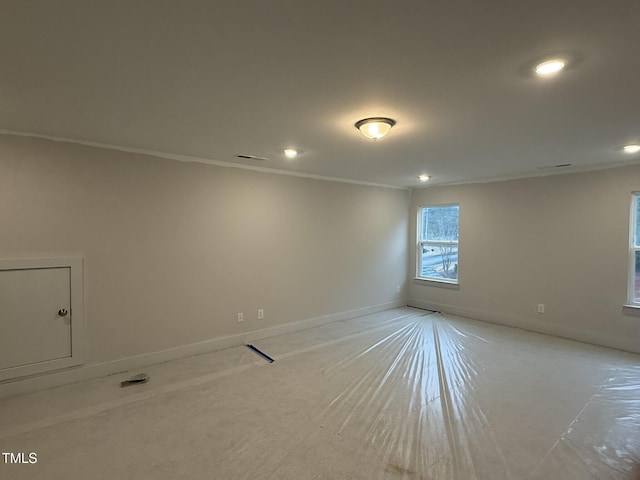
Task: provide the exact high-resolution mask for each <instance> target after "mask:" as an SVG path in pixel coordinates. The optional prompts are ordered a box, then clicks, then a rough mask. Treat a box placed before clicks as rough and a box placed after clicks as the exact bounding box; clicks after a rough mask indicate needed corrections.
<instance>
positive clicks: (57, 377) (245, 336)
mask: <svg viewBox="0 0 640 480" xmlns="http://www.w3.org/2000/svg"><path fill="white" fill-rule="evenodd" d="M405 305H406V301H402V300H398V301H393V302H387V303H382V304H379V305H372V306H369V307H363V308H357V309H354V310H347V311H344V312H339V313H333V314H329V315H323V316H319V317H314V318H308V319H305V320H300V321H297V322H291V323H287V324H284V325H277V326H274V327H268V328H263V329H260V330H254V331H251V332H245V333H240V334H237V335H230V336H226V337H218V338H214V339H211V340H206V341H204V342H198V343H193V344H190V345H184V346H181V347H175V348H169V349H167V350H161V351H157V352H152V353H146V354H143V355H136V356H132V357H127V358H122V359H118V360H112V361H109V362H104V363H97V364H89V365H83V366H81V367H73V368H70V369H66V370H62V371H58V372H53V373H50V374H47V375H40V376H34V377H28V378H23V379H16V380H12V381H8V382H5V383H0V399H2V398H7V397H13V396H17V395H24V394H27V393H31V392H35V391H37V390H44V389H46V388H52V387H57V386H60V385H65V384H69V383H75V382H79V381H82V380H89V379H92V378H98V377H103V376H107V375H111V374H114V373H118V372H125V371H127V370H132V369H136V368H141V367H146V366H149V365H154V364H157V363H163V362H168V361H170V360H176V359H179V358H185V357H190V356H193V355H199V354H202V353H210V352H213V351H216V350H223V349H225V348H230V347H236V346H238V345H242V344H244V343H247V342H251V341H255V340H261V339H264V338H269V337H274V336H276V335H284V334H287V333H293V332H298V331H300V330H307V329H309V328H314V327H319V326H322V325H326V324H328V323H333V322H339V321H343V320H350V319H352V318H357V317H361V316H364V315H369V314H372V313H377V312H382V311H385V310H390V309H392V308H399V307H403V306H405Z"/></svg>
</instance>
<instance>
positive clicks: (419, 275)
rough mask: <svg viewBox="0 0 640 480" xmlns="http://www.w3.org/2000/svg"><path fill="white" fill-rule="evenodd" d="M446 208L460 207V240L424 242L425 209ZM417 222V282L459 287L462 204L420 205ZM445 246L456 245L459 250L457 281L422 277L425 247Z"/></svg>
mask: <svg viewBox="0 0 640 480" xmlns="http://www.w3.org/2000/svg"><path fill="white" fill-rule="evenodd" d="M446 207H458V239H457V240H456V241H450V240H449V241H447V240H422V226H423V225H422V218H423V214H422V212H423V210H424V209H425V208H446ZM416 214H417V222H416V227H417V229H416V276H415V278H416V279H417V280H422V281H425V282H435V283H440V284H444V285H459V284H460V269H459V267H460V261H459V259H460V204H459V203H445V204H437V205H433V204H430V205H419V206H418V211H417V213H416ZM427 244H428V245H443V246H452V245H455V246H456V247H457V248H458V262H456V264H457V265H458V270H457V276H456V278H455V279H452V278H439V277H423V276H422V249H423V245H427Z"/></svg>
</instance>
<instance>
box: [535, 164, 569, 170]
mask: <svg viewBox="0 0 640 480" xmlns="http://www.w3.org/2000/svg"><path fill="white" fill-rule="evenodd" d="M570 166H571V164H570V163H559V164H558V165H549V166H546V167H538V170H551V169H552V168H566V167H570Z"/></svg>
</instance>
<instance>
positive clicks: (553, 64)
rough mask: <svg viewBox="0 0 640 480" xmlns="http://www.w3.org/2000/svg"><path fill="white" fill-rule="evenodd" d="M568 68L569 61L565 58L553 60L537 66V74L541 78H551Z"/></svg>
mask: <svg viewBox="0 0 640 480" xmlns="http://www.w3.org/2000/svg"><path fill="white" fill-rule="evenodd" d="M566 66H567V60H566V59H565V58H553V59H551V60H547V61H545V62H542V63H539V64H538V65H536V67H535V72H536V74H537V75H538V76H540V77H550V76H552V75H555V74H556V73H558V72H560V71H561V70H563V69H564V67H566Z"/></svg>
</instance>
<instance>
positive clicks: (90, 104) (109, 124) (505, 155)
mask: <svg viewBox="0 0 640 480" xmlns="http://www.w3.org/2000/svg"><path fill="white" fill-rule="evenodd" d="M1 8H2V10H1V12H2V13H1V15H0V65H1V66H2V74H1V75H0V129H3V130H4V131H10V132H16V133H17V132H20V133H28V134H35V135H40V136H46V137H55V138H63V139H70V140H73V141H80V142H89V143H96V144H102V145H109V146H114V147H119V148H125V149H132V150H142V151H149V152H158V153H162V154H167V155H169V156H185V157H193V158H194V159H200V160H204V161H206V160H209V161H213V162H229V163H233V164H238V165H248V166H255V167H259V168H272V169H276V170H286V171H289V172H294V173H297V174H310V175H319V176H326V177H335V178H340V179H347V180H353V181H358V182H369V183H376V184H384V185H392V186H402V187H413V186H419V185H422V184H421V183H420V181H419V180H418V179H417V176H418V175H419V174H422V173H425V174H428V175H430V176H431V177H432V178H431V180H430V181H429V182H428V184H429V185H433V184H443V183H456V182H467V181H478V180H487V179H494V178H509V177H519V176H529V175H538V174H543V173H546V172H551V171H554V172H557V171H558V170H557V169H556V170H553V169H545V167H551V166H553V165H557V164H566V163H570V164H572V165H573V166H572V167H568V168H569V169H572V168H573V169H584V168H592V167H602V166H608V165H616V164H619V163H620V162H629V161H631V162H635V161H640V154H636V155H631V156H630V155H625V154H623V153H621V152H620V151H619V150H617V148H618V147H620V146H621V145H624V144H627V143H633V142H640V28H638V19H639V18H640V1H638V0H608V1H606V2H605V1H602V0H537V1H535V2H522V1H513V0H489V1H484V2H479V1H477V0H440V1H425V0H422V1H418V0H415V1H408V0H396V1H394V2H389V1H385V2H383V1H380V0H368V1H361V0H340V1H338V0H324V1H320V2H310V1H301V0H253V1H247V0H234V1H221V0H217V1H206V0H202V1H194V0H174V1H170V0H164V1H163V0H136V1H131V0H102V1H98V0H93V1H87V0H76V1H70V0H56V1H51V0H31V1H30V0H3V1H2V6H1ZM557 53H571V54H577V55H579V57H580V61H579V62H578V63H577V64H576V65H575V66H574V67H573V68H571V69H568V70H566V71H564V72H562V73H561V74H560V75H558V76H556V77H553V78H547V79H542V78H538V77H535V76H533V75H530V74H529V73H528V71H527V70H526V67H527V66H528V65H531V64H532V62H534V61H535V60H537V59H541V58H543V57H546V56H548V55H553V54H557ZM368 116H386V117H391V118H393V119H395V120H396V121H397V125H396V126H395V127H394V128H393V129H392V130H391V132H390V133H389V134H388V135H387V136H386V137H385V138H383V139H380V140H377V141H371V140H367V139H366V138H364V137H363V136H362V135H361V134H360V133H359V132H358V130H356V128H355V127H354V123H355V122H356V121H357V120H359V119H361V118H363V117H368ZM289 146H292V147H295V148H298V149H301V150H302V151H303V153H302V154H301V155H299V156H298V157H297V158H296V159H294V160H290V159H287V158H285V157H284V155H283V154H282V149H284V148H285V147H289ZM236 154H250V155H257V156H261V157H267V158H268V160H241V159H237V158H236V157H235V155H236ZM565 171H566V170H565Z"/></svg>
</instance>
